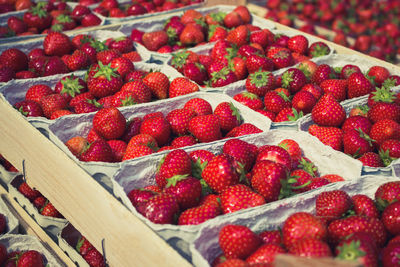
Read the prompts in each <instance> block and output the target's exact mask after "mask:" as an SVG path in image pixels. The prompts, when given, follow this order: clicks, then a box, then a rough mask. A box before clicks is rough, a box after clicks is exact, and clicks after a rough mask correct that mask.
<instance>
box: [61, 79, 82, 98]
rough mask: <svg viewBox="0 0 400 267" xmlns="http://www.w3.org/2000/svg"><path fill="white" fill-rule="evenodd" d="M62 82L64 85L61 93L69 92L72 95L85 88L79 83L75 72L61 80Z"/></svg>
mask: <svg viewBox="0 0 400 267" xmlns="http://www.w3.org/2000/svg"><path fill="white" fill-rule="evenodd" d="M61 84H62V85H63V87H62V89H61V93H63V94H68V95H70V96H72V97H75V96H76V95H77V94H80V93H81V89H83V86H82V85H81V84H80V83H79V78H75V76H74V75H73V74H72V75H71V76H70V77H67V78H66V79H64V80H61Z"/></svg>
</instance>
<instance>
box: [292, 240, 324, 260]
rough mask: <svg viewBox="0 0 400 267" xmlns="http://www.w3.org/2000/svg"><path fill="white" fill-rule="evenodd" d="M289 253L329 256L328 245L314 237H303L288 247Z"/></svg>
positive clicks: (313, 256)
mask: <svg viewBox="0 0 400 267" xmlns="http://www.w3.org/2000/svg"><path fill="white" fill-rule="evenodd" d="M289 253H290V254H293V255H295V256H300V257H308V258H323V257H331V256H332V252H331V249H330V247H329V245H328V244H327V243H326V242H324V241H321V240H319V239H316V238H304V239H301V240H299V241H297V242H296V243H294V244H292V245H291V246H290V247H289Z"/></svg>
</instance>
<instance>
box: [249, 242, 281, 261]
mask: <svg viewBox="0 0 400 267" xmlns="http://www.w3.org/2000/svg"><path fill="white" fill-rule="evenodd" d="M285 252H286V250H285V249H284V248H282V247H281V246H280V245H278V244H264V245H261V246H260V247H259V248H258V249H257V250H256V251H254V252H253V253H252V254H251V255H250V256H249V257H248V258H247V259H246V262H248V263H250V264H252V263H254V264H257V263H261V262H262V263H263V264H272V263H273V262H274V261H275V256H276V255H277V254H285Z"/></svg>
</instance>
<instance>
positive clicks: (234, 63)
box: [228, 56, 248, 80]
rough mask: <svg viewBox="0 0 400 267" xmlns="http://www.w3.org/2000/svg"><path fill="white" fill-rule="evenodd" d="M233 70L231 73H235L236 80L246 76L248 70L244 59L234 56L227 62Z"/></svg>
mask: <svg viewBox="0 0 400 267" xmlns="http://www.w3.org/2000/svg"><path fill="white" fill-rule="evenodd" d="M228 64H229V65H230V66H231V67H232V70H233V73H234V74H235V75H236V78H237V80H243V79H245V78H246V77H247V75H248V71H247V69H246V60H245V59H243V58H241V57H238V56H236V57H234V58H233V59H232V60H231V61H230V62H229V63H228Z"/></svg>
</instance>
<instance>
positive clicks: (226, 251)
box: [212, 182, 400, 267]
mask: <svg viewBox="0 0 400 267" xmlns="http://www.w3.org/2000/svg"><path fill="white" fill-rule="evenodd" d="M399 198H400V182H389V183H385V184H383V185H381V186H380V187H379V188H378V189H377V191H376V193H375V201H374V200H372V199H371V198H370V197H368V196H367V195H364V194H357V195H354V196H349V195H348V194H347V193H346V192H345V191H342V190H334V191H327V192H323V193H321V194H319V195H318V196H317V197H316V204H315V214H311V213H308V212H295V213H293V214H292V215H290V216H289V217H288V218H287V219H286V220H285V222H284V223H283V226H282V230H278V229H277V230H267V231H263V232H261V233H254V232H253V231H252V230H251V229H249V228H248V227H246V226H242V225H233V224H229V225H226V226H224V227H223V228H222V229H221V231H220V233H219V245H220V247H221V250H222V252H223V253H222V255H220V256H218V257H216V259H215V260H214V262H213V264H212V266H218V267H223V266H251V264H254V263H266V264H272V263H273V261H274V259H275V256H276V255H277V254H282V253H289V254H292V255H295V256H300V257H309V258H319V257H336V258H338V259H341V260H349V261H354V262H357V263H359V264H362V265H363V266H378V264H382V265H379V266H384V267H389V266H398V256H399V250H400V243H399V238H398V235H399V233H400V230H399V229H400V225H399V221H400V213H399V210H400V209H399V207H400V202H398V199H399ZM234 263H235V264H234Z"/></svg>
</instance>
